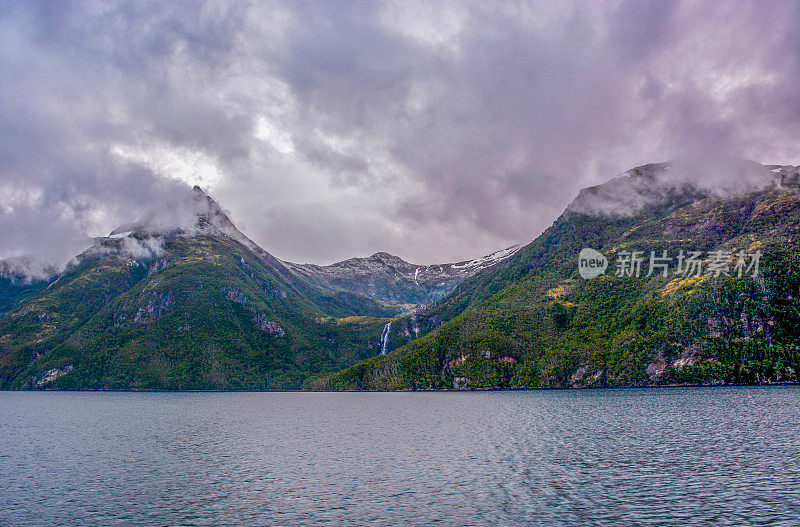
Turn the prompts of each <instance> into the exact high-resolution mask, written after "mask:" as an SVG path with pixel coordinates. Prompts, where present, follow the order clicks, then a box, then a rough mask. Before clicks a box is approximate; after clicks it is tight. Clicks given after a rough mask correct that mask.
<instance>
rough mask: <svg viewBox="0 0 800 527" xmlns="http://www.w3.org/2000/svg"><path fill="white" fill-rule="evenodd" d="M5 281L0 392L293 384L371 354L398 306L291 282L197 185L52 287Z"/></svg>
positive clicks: (80, 260)
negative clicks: (1, 390) (11, 390)
mask: <svg viewBox="0 0 800 527" xmlns="http://www.w3.org/2000/svg"><path fill="white" fill-rule="evenodd" d="M4 280H5V282H3V283H0V287H2V291H3V294H2V296H0V298H2V299H3V302H4V305H5V307H6V309H8V312H7V313H6V314H4V315H0V388H61V389H73V388H86V389H182V390H183V389H290V388H298V387H299V386H300V384H301V382H302V381H303V379H304V378H305V377H307V376H308V375H310V374H316V373H320V372H325V371H336V370H339V369H342V368H345V367H347V366H349V365H351V364H354V363H356V362H357V361H358V360H361V359H365V358H367V357H370V356H372V355H375V354H377V353H378V351H379V349H380V342H379V341H380V334H381V332H382V330H383V327H384V325H385V324H386V320H387V317H391V316H393V315H396V314H397V313H398V312H399V311H400V310H401V307H399V306H396V305H390V304H387V303H385V302H379V301H376V300H374V299H371V298H367V297H364V296H362V295H358V294H355V293H352V292H347V291H328V290H324V289H321V288H319V287H317V286H315V285H313V284H310V283H308V282H307V281H305V280H303V279H301V278H300V277H298V276H297V275H296V274H295V273H293V272H292V271H290V270H289V269H288V268H287V267H286V265H284V263H283V262H281V261H280V260H278V259H277V258H275V257H274V256H272V255H271V254H269V253H268V252H267V251H265V250H264V249H262V248H261V247H259V246H258V245H256V244H255V243H254V242H252V241H251V240H250V239H249V238H247V237H246V236H245V235H244V234H242V233H241V232H240V231H239V230H238V229H236V227H235V226H234V224H233V223H232V222H231V221H230V219H229V218H228V216H227V215H226V214H225V213H224V212H223V211H222V209H221V208H220V207H219V206H218V205H217V204H216V203H215V202H214V200H212V199H211V198H210V197H209V196H207V195H206V194H205V193H204V192H203V191H202V190H201V189H199V188H197V187H196V188H195V189H193V190H192V191H191V193H190V195H189V196H188V198H187V199H180V200H176V201H175V203H172V204H170V205H169V206H167V207H164V208H162V209H160V210H156V211H154V212H153V213H152V214H150V215H148V216H146V217H145V218H143V219H142V220H140V221H139V222H137V223H135V224H132V225H127V226H124V227H121V228H119V229H116V230H115V231H114V232H112V233H111V234H110V235H109V236H108V237H103V238H99V239H96V240H95V243H94V245H93V246H92V247H91V248H89V249H88V250H87V251H85V252H84V253H82V254H81V255H79V256H78V257H77V258H76V259H75V261H74V262H72V263H71V264H70V265H69V266H68V267H67V269H66V270H65V271H64V272H63V273H61V274H59V275H58V276H57V277H56V279H54V280H48V281H33V282H25V281H24V280H19V279H14V278H13V277H7V278H5V279H4Z"/></svg>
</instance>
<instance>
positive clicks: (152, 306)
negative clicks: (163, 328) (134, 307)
mask: <svg viewBox="0 0 800 527" xmlns="http://www.w3.org/2000/svg"><path fill="white" fill-rule="evenodd" d="M153 296H154V297H155V298H154V299H153V300H150V301H149V302H148V303H147V305H146V306H143V307H141V308H139V310H138V311H137V312H136V316H134V317H133V322H134V323H135V324H152V323H153V322H157V321H158V320H160V319H161V317H162V316H164V313H165V312H166V311H167V309H168V308H169V307H170V306H171V305H172V304H173V303H174V302H175V299H174V298H173V296H172V293H169V292H168V293H159V292H156V291H153Z"/></svg>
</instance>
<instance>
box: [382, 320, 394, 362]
mask: <svg viewBox="0 0 800 527" xmlns="http://www.w3.org/2000/svg"><path fill="white" fill-rule="evenodd" d="M391 330H392V323H391V322H389V323H388V324H386V325H385V326H383V333H381V355H386V347H387V346H388V345H389V332H390V331H391Z"/></svg>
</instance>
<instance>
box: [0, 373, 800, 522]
mask: <svg viewBox="0 0 800 527" xmlns="http://www.w3.org/2000/svg"><path fill="white" fill-rule="evenodd" d="M0 431H1V432H0V434H1V435H0V487H2V492H0V525H3V526H6V525H12V526H13V525H237V524H238V525H340V524H345V525H367V524H372V525H400V524H402V525H433V524H440V525H521V524H528V525H680V526H685V525H797V521H798V518H800V388H797V387H772V388H679V389H677V388H676V389H646V390H584V391H533V392H483V393H335V394H331V393H77V392H60V393H40V392H37V393H11V392H4V393H0Z"/></svg>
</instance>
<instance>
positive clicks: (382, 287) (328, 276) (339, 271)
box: [283, 245, 520, 304]
mask: <svg viewBox="0 0 800 527" xmlns="http://www.w3.org/2000/svg"><path fill="white" fill-rule="evenodd" d="M519 249H520V246H519V245H514V246H512V247H508V248H507V249H502V250H500V251H496V252H493V253H492V254H489V255H486V256H481V257H480V258H475V259H474V260H466V261H463V262H456V263H447V264H437V265H417V264H412V263H409V262H406V261H405V260H403V259H402V258H399V257H397V256H394V255H392V254H389V253H385V252H379V253H375V254H373V255H372V256H370V257H368V258H350V259H349V260H344V261H342V262H337V263H334V264H331V265H325V266H321V265H314V264H295V263H291V262H283V263H284V265H285V266H286V267H288V268H289V270H290V271H292V272H293V273H295V274H296V275H298V276H300V277H301V278H303V279H305V280H307V281H309V282H311V283H313V284H315V285H317V286H319V287H323V288H325V289H330V290H333V291H352V292H354V293H359V294H362V295H365V296H369V297H372V298H374V299H376V300H383V301H386V302H400V303H408V304H427V303H431V302H435V301H436V300H438V299H440V298H442V297H443V296H445V295H446V294H448V293H449V292H451V291H452V290H453V289H455V287H456V286H457V285H458V284H459V283H461V282H462V281H463V280H464V279H465V278H467V277H470V276H472V275H474V274H476V273H478V272H480V271H482V270H483V269H487V268H489V267H492V266H494V265H496V264H498V263H500V262H502V261H505V260H506V259H508V258H509V257H510V256H512V255H513V254H514V253H516V252H517V251H518V250H519Z"/></svg>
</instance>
